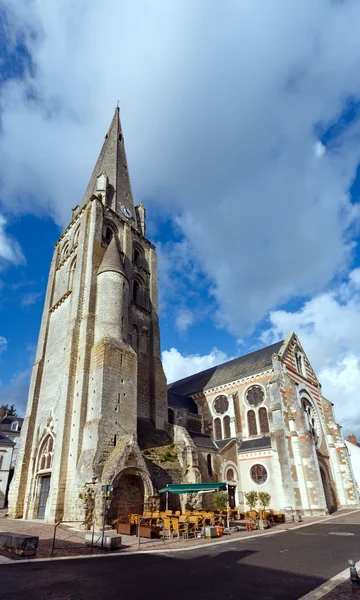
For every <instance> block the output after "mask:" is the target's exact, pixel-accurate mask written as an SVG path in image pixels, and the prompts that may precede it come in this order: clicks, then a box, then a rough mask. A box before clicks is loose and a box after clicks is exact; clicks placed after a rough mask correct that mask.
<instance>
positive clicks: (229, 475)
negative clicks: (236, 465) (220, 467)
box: [226, 469, 235, 481]
mask: <svg viewBox="0 0 360 600" xmlns="http://www.w3.org/2000/svg"><path fill="white" fill-rule="evenodd" d="M226 481H235V475H234V469H228V470H227V473H226Z"/></svg>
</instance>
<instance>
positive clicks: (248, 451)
mask: <svg viewBox="0 0 360 600" xmlns="http://www.w3.org/2000/svg"><path fill="white" fill-rule="evenodd" d="M169 391H170V393H172V394H174V393H177V394H183V395H186V396H187V397H188V398H191V399H192V400H193V401H194V402H196V404H197V405H198V409H199V412H200V413H201V414H202V417H203V433H204V434H208V435H210V436H211V437H212V439H213V441H214V444H215V446H216V447H217V450H218V456H219V457H220V475H221V478H222V479H223V480H227V481H228V482H229V483H230V484H231V485H233V486H234V487H235V489H236V491H235V503H236V504H237V505H238V506H240V507H241V508H246V506H245V501H244V495H243V493H244V492H247V491H250V490H253V489H256V490H258V491H260V490H264V491H266V492H268V493H270V495H271V497H272V501H271V505H272V506H273V507H274V508H275V509H276V510H282V511H283V510H284V508H285V507H291V508H292V509H293V510H297V511H301V512H302V513H303V514H316V513H319V514H324V513H327V512H332V511H334V510H336V509H337V508H340V507H355V506H358V503H359V498H358V491H357V487H356V485H355V481H354V477H353V473H352V468H351V464H350V461H349V455H348V451H347V449H346V446H345V443H344V440H343V437H342V433H341V428H340V426H339V425H338V424H337V423H336V422H335V420H334V414H333V410H332V406H333V405H332V404H331V402H329V401H328V400H327V399H326V398H324V397H323V395H322V392H321V385H320V383H319V381H318V379H317V377H316V375H315V373H314V370H313V368H312V366H311V364H310V362H309V360H308V358H307V356H306V354H305V352H304V350H303V348H302V346H301V343H300V341H299V339H298V338H297V336H296V335H295V333H292V334H290V335H289V336H288V337H287V338H286V339H285V340H282V341H280V342H277V343H275V344H272V345H271V346H268V347H266V348H263V349H261V350H257V351H255V352H252V353H251V354H248V355H246V356H243V357H240V358H237V359H235V360H232V361H229V362H227V363H224V364H223V365H219V366H217V367H214V368H212V369H208V370H206V371H203V372H202V373H198V374H196V375H192V376H191V377H187V378H185V379H183V380H180V381H177V382H175V383H173V384H171V385H170V386H169ZM234 448H236V452H234ZM231 451H232V452H233V456H232V457H230V456H229V453H230V452H231ZM217 460H218V459H217Z"/></svg>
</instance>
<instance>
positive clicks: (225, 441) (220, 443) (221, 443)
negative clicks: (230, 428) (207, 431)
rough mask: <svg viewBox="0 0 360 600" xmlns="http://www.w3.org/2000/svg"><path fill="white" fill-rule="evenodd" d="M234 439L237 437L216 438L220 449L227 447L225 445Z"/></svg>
mask: <svg viewBox="0 0 360 600" xmlns="http://www.w3.org/2000/svg"><path fill="white" fill-rule="evenodd" d="M234 439H235V438H227V439H226V440H216V442H215V444H216V445H217V447H218V448H219V450H222V449H223V448H225V446H227V445H228V443H229V442H231V441H232V440H234Z"/></svg>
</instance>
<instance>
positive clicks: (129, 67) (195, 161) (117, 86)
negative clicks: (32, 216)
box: [0, 0, 360, 336]
mask: <svg viewBox="0 0 360 600" xmlns="http://www.w3.org/2000/svg"><path fill="white" fill-rule="evenodd" d="M3 5H4V7H8V10H9V11H12V14H13V16H12V17H10V20H9V25H8V27H7V32H8V36H9V37H10V42H11V43H9V44H8V47H9V48H10V50H11V48H12V47H13V46H15V41H16V38H17V35H18V31H19V30H21V33H22V35H23V37H24V40H25V42H26V44H27V46H28V48H29V50H30V52H31V55H32V58H33V68H32V69H29V70H28V72H27V74H26V78H25V80H23V81H22V80H11V81H9V82H7V83H6V84H5V85H3V87H2V93H1V98H0V109H1V121H2V132H1V136H0V152H1V156H2V161H1V166H0V179H1V181H2V186H1V198H2V203H3V205H4V206H5V207H6V209H7V210H8V211H15V212H33V213H34V212H35V213H46V214H51V215H52V216H53V217H54V218H55V219H56V220H57V222H59V223H61V224H63V225H65V224H67V222H68V220H69V216H70V208H71V207H72V206H74V205H75V204H77V203H78V202H79V201H80V200H81V198H82V194H83V191H84V190H85V188H86V183H87V179H88V177H89V175H90V172H91V169H92V167H93V164H94V162H95V160H96V156H97V153H98V151H99V148H100V144H101V141H102V139H103V136H104V133H105V130H106V127H107V126H108V123H109V121H110V118H111V114H110V113H111V111H112V108H113V107H114V105H115V103H116V100H117V99H118V98H119V99H120V104H121V114H122V121H123V128H124V133H125V139H126V143H127V152H128V158H129V166H130V173H131V176H132V182H133V188H134V191H135V195H136V198H137V200H140V199H142V198H144V197H150V198H157V200H156V201H157V202H158V203H159V205H161V206H162V207H163V210H165V211H169V212H170V213H172V214H173V215H176V221H177V224H178V226H179V227H180V228H181V230H182V232H183V234H184V236H185V238H186V241H187V248H188V251H189V252H190V253H191V255H192V257H195V258H196V261H197V262H199V263H200V264H201V266H202V269H203V270H204V272H205V273H206V274H207V275H209V276H210V277H212V279H213V288H212V292H213V296H214V298H215V299H216V301H217V303H218V305H219V310H218V313H217V321H218V323H219V324H221V325H222V326H224V327H227V328H228V329H229V330H230V331H231V332H233V333H235V334H236V335H237V336H238V335H244V333H247V332H248V331H249V330H251V328H252V327H253V326H254V324H255V323H256V322H257V321H259V319H261V318H262V317H263V316H264V315H265V314H267V312H268V311H269V310H270V309H271V308H273V307H274V306H278V305H279V304H280V303H284V302H286V301H287V300H288V299H289V298H291V297H293V296H294V295H298V294H314V293H317V292H318V291H319V290H321V289H322V288H323V286H324V285H325V284H327V283H328V282H329V281H330V280H331V279H332V278H333V276H334V274H335V273H343V272H344V269H346V268H347V267H348V265H349V262H350V260H351V254H352V251H353V245H352V240H353V239H354V232H353V230H352V227H353V226H354V223H355V221H356V219H357V218H358V215H359V212H358V210H357V208H354V207H353V206H352V205H351V203H350V201H349V197H348V195H347V192H348V189H349V187H350V185H351V183H352V180H353V178H354V175H355V171H356V167H357V164H358V162H359V160H360V144H359V142H358V132H359V124H358V123H357V122H356V123H354V124H353V125H352V126H351V127H350V128H348V129H342V130H341V129H340V130H339V134H338V136H337V138H336V143H335V144H334V146H335V147H334V148H332V146H331V143H329V144H328V145H327V146H328V147H327V148H326V152H325V153H323V152H322V146H320V145H319V143H320V142H319V123H320V124H321V125H322V126H323V128H326V127H327V126H328V124H329V123H331V122H332V121H334V120H336V119H337V118H338V117H339V115H340V113H341V111H342V110H343V108H344V104H345V102H346V100H347V99H348V98H349V97H352V98H355V99H357V98H359V96H360V79H359V77H358V73H359V63H360V45H359V43H358V23H359V20H360V4H359V2H358V1H357V0H348V1H347V2H330V1H328V0H318V1H317V2H315V3H314V1H313V0H303V1H302V2H298V3H292V2H289V1H288V0H278V1H277V2H266V3H264V2H262V1H261V0H243V1H242V2H241V3H239V2H236V1H235V0H224V2H221V3H219V2H216V1H214V0H199V1H198V2H193V1H192V0H181V1H180V0H175V1H174V2H171V3H169V2H168V1H167V0H158V1H157V2H156V3H154V2H151V1H150V0H135V1H134V2H131V3H127V2H115V0H103V1H102V2H101V5H100V4H99V3H95V2H85V1H84V0H78V2H76V3H75V4H74V2H73V1H70V0H64V1H63V2H62V3H61V6H60V5H58V4H56V3H39V2H38V3H27V4H26V6H24V5H23V4H21V5H20V4H19V3H14V2H12V1H11V0H3ZM80 16H81V18H80ZM105 24H106V25H105ZM104 27H106V35H102V31H103V28H104ZM34 33H35V35H34ZM99 36H100V38H101V42H99V39H100V38H99ZM184 40H186V43H185V42H184ZM214 40H216V43H214ZM314 148H315V151H314ZM319 153H320V154H322V155H321V160H319V158H320V156H319ZM29 195H30V197H31V202H29ZM154 202H155V200H152V203H153V204H154ZM150 212H151V204H150V207H149V211H148V213H150ZM166 251H167V249H165V252H166ZM172 266H173V263H172V265H171V268H172Z"/></svg>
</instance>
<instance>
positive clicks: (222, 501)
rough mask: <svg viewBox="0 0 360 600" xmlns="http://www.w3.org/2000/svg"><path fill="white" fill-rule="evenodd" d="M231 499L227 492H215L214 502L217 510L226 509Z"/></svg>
mask: <svg viewBox="0 0 360 600" xmlns="http://www.w3.org/2000/svg"><path fill="white" fill-rule="evenodd" d="M228 502H229V499H228V493H227V492H215V494H214V504H215V508H216V509H217V510H225V508H227V505H228Z"/></svg>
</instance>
